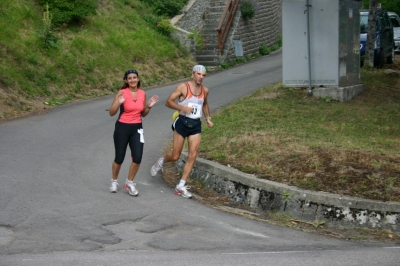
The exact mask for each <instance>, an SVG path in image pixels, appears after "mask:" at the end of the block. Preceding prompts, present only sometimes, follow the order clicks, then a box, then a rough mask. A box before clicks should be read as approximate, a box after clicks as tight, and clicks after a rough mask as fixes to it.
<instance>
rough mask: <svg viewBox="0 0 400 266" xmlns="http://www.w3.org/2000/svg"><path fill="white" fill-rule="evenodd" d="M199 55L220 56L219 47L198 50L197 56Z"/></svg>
mask: <svg viewBox="0 0 400 266" xmlns="http://www.w3.org/2000/svg"><path fill="white" fill-rule="evenodd" d="M197 56H218V47H217V48H215V49H207V50H205V49H204V50H202V51H200V50H196V57H197Z"/></svg>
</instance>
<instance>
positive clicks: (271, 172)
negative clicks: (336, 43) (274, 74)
mask: <svg viewBox="0 0 400 266" xmlns="http://www.w3.org/2000/svg"><path fill="white" fill-rule="evenodd" d="M385 67H386V68H397V70H400V55H397V61H396V63H395V65H385ZM361 77H362V82H363V83H364V84H365V88H364V91H363V92H362V93H361V94H360V95H358V96H357V97H355V98H354V99H353V100H351V101H349V102H344V103H342V102H337V101H334V100H332V98H330V97H325V98H324V97H323V98H319V99H318V98H315V97H310V96H308V94H307V90H306V88H304V89H293V88H292V89H291V88H284V87H283V86H282V85H281V84H276V85H273V86H269V87H266V88H262V89H260V90H258V91H257V92H255V93H253V94H251V95H249V96H247V97H244V98H242V99H240V100H238V101H236V102H235V103H232V104H231V105H229V106H227V107H225V108H224V109H222V110H220V111H219V112H218V113H217V114H214V115H213V122H214V124H215V125H217V126H216V127H213V128H212V129H209V128H207V127H205V128H204V129H203V133H204V134H203V135H202V144H201V148H200V150H201V154H200V157H203V158H206V159H209V160H213V161H217V162H219V163H221V164H224V165H230V166H232V167H234V168H237V169H239V170H241V171H243V172H246V173H251V174H254V175H256V176H257V177H259V178H262V179H268V180H273V181H276V182H280V183H284V184H288V185H292V186H296V187H299V188H303V189H308V190H314V191H325V192H330V193H336V194H340V195H347V196H354V197H361V198H366V199H373V200H381V201H397V202H400V152H399V151H400V79H399V78H398V76H395V77H393V76H390V75H387V74H385V73H384V70H378V69H369V70H362V73H361Z"/></svg>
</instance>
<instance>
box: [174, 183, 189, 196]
mask: <svg viewBox="0 0 400 266" xmlns="http://www.w3.org/2000/svg"><path fill="white" fill-rule="evenodd" d="M188 189H190V186H182V187H181V186H179V185H177V186H176V187H175V191H174V194H176V195H181V196H182V197H184V198H187V199H190V198H191V197H192V194H190V193H189V192H188V191H187V190H188Z"/></svg>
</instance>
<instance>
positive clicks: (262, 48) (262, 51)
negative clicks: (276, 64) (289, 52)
mask: <svg viewBox="0 0 400 266" xmlns="http://www.w3.org/2000/svg"><path fill="white" fill-rule="evenodd" d="M259 52H260V55H268V54H270V53H271V52H272V51H271V48H269V47H268V46H267V45H266V44H263V45H261V46H260V48H259Z"/></svg>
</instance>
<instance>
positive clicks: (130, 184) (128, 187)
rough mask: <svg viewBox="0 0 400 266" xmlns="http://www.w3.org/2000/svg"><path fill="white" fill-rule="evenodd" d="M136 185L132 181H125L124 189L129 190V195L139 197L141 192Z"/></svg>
mask: <svg viewBox="0 0 400 266" xmlns="http://www.w3.org/2000/svg"><path fill="white" fill-rule="evenodd" d="M135 186H136V183H133V182H132V181H129V180H128V179H127V180H126V181H125V184H124V189H126V190H128V192H129V194H131V195H132V196H137V195H138V194H139V191H138V190H137V189H136V187H135Z"/></svg>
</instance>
